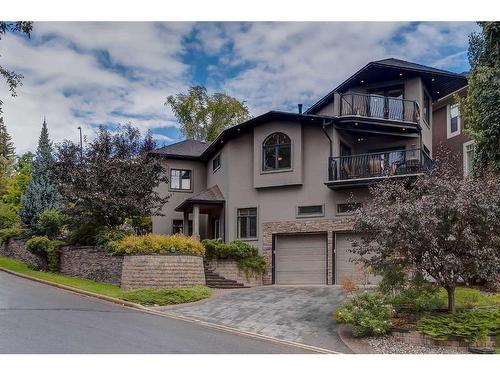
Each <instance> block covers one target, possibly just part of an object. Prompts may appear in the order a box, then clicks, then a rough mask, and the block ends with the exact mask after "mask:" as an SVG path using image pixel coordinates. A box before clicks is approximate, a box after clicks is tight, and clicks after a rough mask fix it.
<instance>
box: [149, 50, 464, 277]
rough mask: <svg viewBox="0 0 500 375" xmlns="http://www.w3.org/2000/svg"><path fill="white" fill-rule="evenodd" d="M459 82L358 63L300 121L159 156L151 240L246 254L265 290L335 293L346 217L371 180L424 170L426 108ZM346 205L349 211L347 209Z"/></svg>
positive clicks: (276, 119)
mask: <svg viewBox="0 0 500 375" xmlns="http://www.w3.org/2000/svg"><path fill="white" fill-rule="evenodd" d="M465 84H466V78H465V77H464V76H462V75H459V74H455V73H450V72H446V71H443V70H439V69H434V68H431V67H426V66H423V65H419V64H414V63H410V62H406V61H401V60H396V59H386V60H381V61H375V62H371V63H369V64H367V65H366V66H365V67H363V68H362V69H361V70H359V71H358V72H356V73H355V74H354V75H352V76H351V77H349V78H348V79H347V80H346V81H344V82H343V83H342V84H340V85H339V86H338V87H336V88H335V89H334V90H332V91H331V92H330V93H328V94H327V95H326V96H325V97H323V98H321V99H320V100H319V101H318V102H317V103H315V104H314V105H313V106H311V107H310V108H309V109H308V110H307V111H305V112H304V113H302V111H301V106H300V105H299V111H298V113H288V112H277V111H271V112H267V113H265V114H263V115H260V116H257V117H255V118H252V119H251V120H248V121H246V122H244V123H242V124H239V125H237V126H233V127H231V128H228V129H226V130H224V131H223V132H222V133H221V134H219V136H218V137H217V139H216V140H215V141H214V142H212V143H210V144H207V143H204V142H199V141H194V140H186V141H183V142H179V143H176V144H173V145H169V146H166V147H163V148H160V149H158V150H156V151H155V152H154V155H156V156H158V157H161V158H163V160H164V163H165V165H166V167H167V168H168V173H169V183H168V185H162V186H160V190H161V192H162V193H163V194H170V195H171V196H170V200H169V202H168V203H167V204H166V205H165V206H164V208H163V214H164V216H157V217H153V231H154V232H155V233H165V234H171V233H176V232H180V231H182V232H183V233H186V234H193V235H195V236H199V237H200V238H201V239H203V238H222V239H224V240H225V241H227V242H228V241H232V240H236V239H239V240H242V241H246V242H248V243H251V244H254V245H256V246H257V247H258V248H259V250H260V252H261V253H262V255H263V256H264V257H265V259H266V262H267V265H268V267H267V271H266V274H265V275H264V283H265V284H336V283H340V282H341V280H342V279H343V278H345V277H351V278H355V279H359V278H361V277H362V272H361V270H360V269H358V267H357V266H356V265H355V264H353V263H352V262H350V257H351V255H350V253H349V252H348V249H349V247H350V246H351V240H353V239H355V238H356V234H355V233H352V224H351V222H350V220H349V213H350V211H351V210H352V207H355V206H356V204H359V203H361V202H363V201H364V200H366V199H368V198H369V194H368V187H369V186H370V185H371V184H373V183H376V182H377V181H379V180H381V179H386V178H400V177H401V176H416V175H418V174H419V173H423V172H425V171H426V170H427V169H428V168H429V167H430V165H431V163H432V152H433V141H432V134H433V133H432V127H433V113H432V103H433V102H435V101H437V100H438V99H440V98H442V97H445V96H447V95H449V94H450V93H452V92H454V91H456V90H457V89H458V88H461V87H463V86H464V85H465ZM353 202H354V204H352V203H353Z"/></svg>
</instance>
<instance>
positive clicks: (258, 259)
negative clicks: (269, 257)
mask: <svg viewBox="0 0 500 375" xmlns="http://www.w3.org/2000/svg"><path fill="white" fill-rule="evenodd" d="M237 264H238V268H239V269H241V270H243V271H244V272H245V274H246V276H247V277H248V276H250V275H253V274H257V275H262V274H263V273H264V272H265V271H266V260H265V259H264V257H262V256H260V255H256V256H253V257H250V258H245V259H240V260H238V261H237Z"/></svg>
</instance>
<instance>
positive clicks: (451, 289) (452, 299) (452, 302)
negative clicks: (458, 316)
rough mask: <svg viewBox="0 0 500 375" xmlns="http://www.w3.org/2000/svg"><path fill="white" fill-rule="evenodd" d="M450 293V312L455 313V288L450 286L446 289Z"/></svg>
mask: <svg viewBox="0 0 500 375" xmlns="http://www.w3.org/2000/svg"><path fill="white" fill-rule="evenodd" d="M445 289H446V292H447V293H448V312H450V313H452V314H454V313H455V311H456V310H455V287H454V286H448V287H446V288H445Z"/></svg>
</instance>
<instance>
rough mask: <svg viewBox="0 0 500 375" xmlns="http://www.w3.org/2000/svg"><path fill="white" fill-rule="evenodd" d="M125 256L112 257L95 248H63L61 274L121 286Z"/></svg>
mask: <svg viewBox="0 0 500 375" xmlns="http://www.w3.org/2000/svg"><path fill="white" fill-rule="evenodd" d="M122 263H123V256H116V255H110V254H108V253H107V252H106V250H104V249H103V248H99V247H94V246H77V247H76V246H65V247H63V248H61V255H60V258H59V272H60V273H62V274H63V275H67V276H78V277H83V278H85V279H90V280H94V281H101V282H104V283H108V284H114V285H120V282H121V274H122Z"/></svg>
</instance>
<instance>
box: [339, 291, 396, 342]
mask: <svg viewBox="0 0 500 375" xmlns="http://www.w3.org/2000/svg"><path fill="white" fill-rule="evenodd" d="M334 316H335V320H336V321H337V323H350V324H352V326H353V328H352V334H353V335H354V336H355V337H362V336H369V335H383V334H384V333H386V332H387V331H388V330H389V329H390V327H391V322H390V318H391V316H392V310H391V308H389V307H388V306H387V305H385V304H384V301H383V299H382V297H381V296H379V295H378V294H371V293H368V292H364V293H361V294H358V295H356V296H354V297H353V298H352V299H351V300H349V301H348V302H346V303H344V304H343V305H342V306H341V307H340V308H338V309H337V310H336V311H335V313H334Z"/></svg>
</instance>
